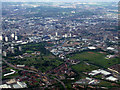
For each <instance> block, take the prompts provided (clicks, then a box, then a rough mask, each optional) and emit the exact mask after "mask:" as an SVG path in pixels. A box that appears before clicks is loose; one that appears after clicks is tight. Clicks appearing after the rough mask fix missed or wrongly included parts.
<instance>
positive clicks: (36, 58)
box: [8, 43, 63, 72]
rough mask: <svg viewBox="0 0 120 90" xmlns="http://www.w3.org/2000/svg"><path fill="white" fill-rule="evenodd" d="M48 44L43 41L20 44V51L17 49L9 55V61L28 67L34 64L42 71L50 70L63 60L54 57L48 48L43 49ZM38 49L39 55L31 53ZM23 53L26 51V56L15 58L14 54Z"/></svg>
mask: <svg viewBox="0 0 120 90" xmlns="http://www.w3.org/2000/svg"><path fill="white" fill-rule="evenodd" d="M46 45H48V44H45V43H30V44H26V45H22V46H21V47H22V51H21V52H20V51H17V54H16V53H15V54H14V55H11V57H9V58H8V59H9V61H8V62H10V63H13V64H14V65H17V64H20V65H21V64H22V65H23V64H24V65H26V66H28V67H31V66H34V67H35V68H36V69H37V70H40V71H42V72H45V71H48V70H51V69H53V68H55V67H57V66H59V65H60V64H62V63H63V60H61V59H59V58H58V57H55V56H54V55H52V54H51V52H49V51H48V50H46V49H45V46H46ZM36 51H39V52H40V55H33V54H32V53H34V52H36ZM24 53H28V56H26V57H23V58H15V56H18V55H23V54H24Z"/></svg>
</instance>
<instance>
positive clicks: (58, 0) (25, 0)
mask: <svg viewBox="0 0 120 90" xmlns="http://www.w3.org/2000/svg"><path fill="white" fill-rule="evenodd" d="M1 1H2V2H79V1H80V2H119V1H120V0H1Z"/></svg>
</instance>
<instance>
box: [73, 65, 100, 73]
mask: <svg viewBox="0 0 120 90" xmlns="http://www.w3.org/2000/svg"><path fill="white" fill-rule="evenodd" d="M72 68H73V69H74V70H75V71H77V72H88V71H92V70H95V69H98V67H97V66H94V65H86V64H85V63H80V64H77V65H73V66H72Z"/></svg>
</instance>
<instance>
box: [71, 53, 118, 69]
mask: <svg viewBox="0 0 120 90" xmlns="http://www.w3.org/2000/svg"><path fill="white" fill-rule="evenodd" d="M106 55H107V54H105V53H100V52H95V51H92V52H91V51H90V52H89V51H86V52H82V53H76V54H73V55H69V58H70V59H78V60H80V61H87V62H89V63H92V64H95V65H96V66H100V67H103V68H108V67H110V66H112V65H114V64H118V63H120V60H119V58H112V59H108V60H107V59H105V57H106Z"/></svg>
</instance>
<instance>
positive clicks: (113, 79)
mask: <svg viewBox="0 0 120 90" xmlns="http://www.w3.org/2000/svg"><path fill="white" fill-rule="evenodd" d="M106 80H109V81H117V80H118V79H117V78H115V77H113V76H109V77H107V78H106Z"/></svg>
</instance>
